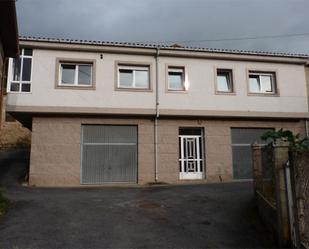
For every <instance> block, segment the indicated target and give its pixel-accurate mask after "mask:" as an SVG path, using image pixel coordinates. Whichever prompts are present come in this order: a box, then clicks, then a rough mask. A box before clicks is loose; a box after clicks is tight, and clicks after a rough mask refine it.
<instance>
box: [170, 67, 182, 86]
mask: <svg viewBox="0 0 309 249" xmlns="http://www.w3.org/2000/svg"><path fill="white" fill-rule="evenodd" d="M168 90H169V91H185V90H186V86H185V69H184V67H168Z"/></svg>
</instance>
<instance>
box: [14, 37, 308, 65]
mask: <svg viewBox="0 0 309 249" xmlns="http://www.w3.org/2000/svg"><path fill="white" fill-rule="evenodd" d="M19 40H20V41H21V42H40V43H53V44H70V45H72V44H74V45H82V46H83V45H84V46H86V45H88V46H101V47H115V48H136V49H139V48H144V49H157V48H159V49H161V50H171V51H177V52H202V53H213V54H230V55H247V56H263V57H279V58H296V59H304V60H309V55H307V54H293V53H277V52H265V51H247V50H237V49H215V48H201V47H179V46H169V45H162V44H149V43H138V42H136V43H133V42H109V41H92V40H74V39H58V38H46V37H32V36H20V37H19Z"/></svg>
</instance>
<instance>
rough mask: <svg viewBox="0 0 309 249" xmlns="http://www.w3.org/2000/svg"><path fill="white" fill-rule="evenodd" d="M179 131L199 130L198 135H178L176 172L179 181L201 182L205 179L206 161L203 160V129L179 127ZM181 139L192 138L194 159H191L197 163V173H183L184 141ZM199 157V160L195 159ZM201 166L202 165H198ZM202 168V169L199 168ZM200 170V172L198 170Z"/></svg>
mask: <svg viewBox="0 0 309 249" xmlns="http://www.w3.org/2000/svg"><path fill="white" fill-rule="evenodd" d="M179 129H197V130H200V135H180V134H178V144H179V146H178V147H179V148H178V166H179V167H178V171H179V179H180V180H202V179H205V176H206V159H205V156H206V154H205V138H204V134H205V132H204V128H203V127H192V128H191V127H180V128H179ZM183 138H194V139H195V143H196V145H197V147H196V150H197V151H196V152H197V153H196V158H195V159H193V160H194V161H196V162H197V166H196V167H197V168H198V172H184V162H185V160H188V159H184V158H183V153H184V148H183V146H184V140H183ZM197 156H199V158H197ZM200 164H202V165H200ZM201 167H202V168H201ZM200 169H202V170H200Z"/></svg>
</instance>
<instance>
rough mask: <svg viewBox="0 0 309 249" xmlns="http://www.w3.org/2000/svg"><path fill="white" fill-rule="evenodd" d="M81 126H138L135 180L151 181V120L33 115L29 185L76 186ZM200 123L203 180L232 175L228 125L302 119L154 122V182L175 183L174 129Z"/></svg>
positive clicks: (293, 125) (299, 128) (297, 125)
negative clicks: (155, 178)
mask: <svg viewBox="0 0 309 249" xmlns="http://www.w3.org/2000/svg"><path fill="white" fill-rule="evenodd" d="M82 124H110V125H118V124H123V125H137V126H138V183H139V184H145V183H149V182H154V175H155V173H154V167H155V162H154V122H153V120H151V119H141V118H138V119H134V118H131V119H120V118H117V119H116V118H106V119H104V118H78V117H76V118H69V117H68V118H60V117H59V118H57V117H49V118H47V117H36V118H33V131H32V147H31V162H30V185H37V186H79V185H80V134H81V125H82ZM186 126H188V127H203V128H204V131H205V152H206V180H207V181H220V180H221V179H222V180H223V181H226V180H232V179H233V167H232V148H231V134H230V128H231V127H257V128H263V127H265V128H271V127H273V128H277V129H279V128H284V129H290V130H292V131H294V132H301V133H302V134H304V123H303V122H267V121H236V120H235V121H228V120H182V119H177V120H176V119H164V120H159V121H158V180H159V181H161V182H167V183H180V182H186V181H180V180H179V164H178V131H179V127H186Z"/></svg>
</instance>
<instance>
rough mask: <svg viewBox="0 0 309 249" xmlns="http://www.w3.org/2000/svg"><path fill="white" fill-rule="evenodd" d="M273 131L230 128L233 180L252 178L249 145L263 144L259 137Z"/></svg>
mask: <svg viewBox="0 0 309 249" xmlns="http://www.w3.org/2000/svg"><path fill="white" fill-rule="evenodd" d="M270 130H273V129H256V128H254V129H253V128H232V131H231V133H232V152H233V173H234V179H251V178H252V153H251V144H253V143H258V144H265V141H262V139H261V136H262V135H263V134H264V133H265V132H266V131H270Z"/></svg>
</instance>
